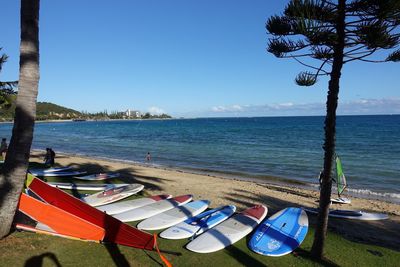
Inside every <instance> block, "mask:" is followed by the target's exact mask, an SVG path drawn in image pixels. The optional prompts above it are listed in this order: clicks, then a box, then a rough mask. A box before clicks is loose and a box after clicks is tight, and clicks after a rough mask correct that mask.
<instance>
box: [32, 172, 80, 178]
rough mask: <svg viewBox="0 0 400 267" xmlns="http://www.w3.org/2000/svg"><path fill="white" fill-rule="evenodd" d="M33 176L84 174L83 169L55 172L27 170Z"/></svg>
mask: <svg viewBox="0 0 400 267" xmlns="http://www.w3.org/2000/svg"><path fill="white" fill-rule="evenodd" d="M29 172H30V173H31V174H32V175H34V176H41V177H64V176H75V175H81V174H85V173H86V172H85V171H57V172H45V171H29Z"/></svg>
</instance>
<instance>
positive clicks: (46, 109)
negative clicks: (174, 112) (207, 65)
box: [0, 102, 171, 121]
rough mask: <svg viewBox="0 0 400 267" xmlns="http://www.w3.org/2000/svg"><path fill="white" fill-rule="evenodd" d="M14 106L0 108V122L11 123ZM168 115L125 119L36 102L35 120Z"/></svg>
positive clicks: (114, 114)
mask: <svg viewBox="0 0 400 267" xmlns="http://www.w3.org/2000/svg"><path fill="white" fill-rule="evenodd" d="M14 113H15V104H14V103H13V104H12V106H11V108H10V109H2V108H0V121H12V120H13V119H14ZM169 118H171V116H170V115H168V114H161V115H152V114H150V113H149V112H147V113H144V114H139V115H138V116H135V117H131V116H129V117H127V115H126V112H117V111H114V112H111V113H108V112H107V111H105V112H98V113H87V112H84V113H82V112H79V111H76V110H73V109H70V108H66V107H63V106H59V105H56V104H53V103H49V102H37V106H36V120H38V121H43V120H75V121H80V120H110V119H111V120H112V119H169Z"/></svg>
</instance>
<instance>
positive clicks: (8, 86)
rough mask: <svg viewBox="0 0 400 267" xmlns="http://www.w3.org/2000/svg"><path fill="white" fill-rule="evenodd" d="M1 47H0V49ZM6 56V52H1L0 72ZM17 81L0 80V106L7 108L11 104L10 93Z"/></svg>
mask: <svg viewBox="0 0 400 267" xmlns="http://www.w3.org/2000/svg"><path fill="white" fill-rule="evenodd" d="M1 49H2V48H1V47H0V50H1ZM7 59H8V56H7V55H6V54H2V55H1V57H0V72H1V70H2V69H3V64H4V63H5V62H7ZM17 85H18V82H17V81H8V82H2V81H0V108H5V109H8V108H10V107H11V104H12V100H13V99H12V97H11V96H12V95H14V94H15V93H16V92H15V91H14V89H15V88H16V87H17Z"/></svg>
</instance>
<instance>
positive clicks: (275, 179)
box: [32, 149, 400, 205]
mask: <svg viewBox="0 0 400 267" xmlns="http://www.w3.org/2000/svg"><path fill="white" fill-rule="evenodd" d="M32 152H34V153H43V151H42V150H40V149H32ZM57 154H58V155H63V156H67V157H80V158H85V159H93V160H101V161H109V162H115V163H122V164H131V165H137V166H141V167H144V168H154V169H160V170H168V171H175V172H180V173H187V174H194V175H202V176H208V177H214V178H221V179H227V180H234V181H246V182H251V183H260V184H265V185H269V186H282V187H290V188H292V187H295V188H297V189H301V190H307V191H312V192H315V193H319V190H318V186H319V185H318V183H317V182H316V183H308V182H304V181H299V180H295V179H293V178H286V177H279V176H273V175H263V176H257V175H251V174H246V173H227V172H223V171H213V170H204V169H196V168H190V167H174V166H168V165H161V164H153V163H146V162H138V161H132V160H123V159H115V158H107V157H102V156H89V155H84V154H78V153H74V154H71V153H66V152H62V151H61V152H57ZM315 180H317V178H315ZM360 192H363V193H360ZM344 195H345V196H349V197H353V198H354V197H355V198H361V199H366V200H377V201H383V202H388V203H392V204H399V205H400V198H398V197H397V195H398V194H396V193H387V192H374V191H371V190H369V189H350V188H347V189H346V192H345V194H344ZM393 195H396V197H393ZM335 196H336V194H335V187H332V197H335Z"/></svg>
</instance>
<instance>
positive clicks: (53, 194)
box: [29, 178, 154, 250]
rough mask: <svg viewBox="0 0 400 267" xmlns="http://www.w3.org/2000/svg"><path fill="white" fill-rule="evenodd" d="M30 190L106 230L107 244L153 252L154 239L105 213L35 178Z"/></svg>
mask: <svg viewBox="0 0 400 267" xmlns="http://www.w3.org/2000/svg"><path fill="white" fill-rule="evenodd" d="M29 189H30V190H32V191H33V192H34V193H35V194H36V195H38V196H39V197H40V198H42V199H43V200H44V201H45V202H47V203H49V204H50V205H53V206H55V207H58V208H60V209H62V210H64V211H66V212H68V213H71V214H74V215H75V216H77V217H79V218H82V219H83V220H85V221H88V222H91V223H93V224H95V225H97V226H99V227H102V228H104V229H105V230H106V235H105V237H104V241H105V242H112V243H117V244H120V245H125V246H129V247H134V248H141V249H147V250H153V248H154V237H153V236H152V235H151V234H149V233H147V232H144V231H141V230H138V229H136V228H134V227H132V226H130V225H127V224H125V223H123V222H121V221H119V220H117V219H115V218H114V217H112V216H110V215H107V214H106V213H103V212H101V211H99V210H97V209H96V208H93V207H92V206H90V205H88V204H86V203H84V202H82V201H80V200H79V199H77V198H75V197H73V196H71V195H69V194H67V193H65V192H63V191H61V190H60V189H58V188H55V187H52V186H50V185H48V184H46V183H45V182H43V181H41V180H39V179H37V178H35V179H33V181H32V183H31V184H30V185H29Z"/></svg>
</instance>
